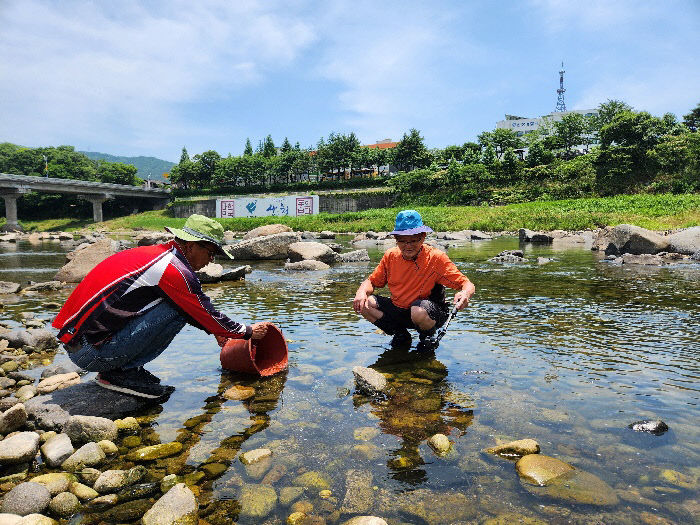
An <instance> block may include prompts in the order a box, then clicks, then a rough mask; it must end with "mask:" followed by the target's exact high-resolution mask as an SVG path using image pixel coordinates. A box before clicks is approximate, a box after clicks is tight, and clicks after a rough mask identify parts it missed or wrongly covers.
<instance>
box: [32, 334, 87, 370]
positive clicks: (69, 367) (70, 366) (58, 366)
mask: <svg viewBox="0 0 700 525" xmlns="http://www.w3.org/2000/svg"><path fill="white" fill-rule="evenodd" d="M54 339H55V338H54ZM71 372H75V373H76V374H78V375H84V374H86V373H87V372H86V371H85V370H83V369H82V368H80V367H79V366H78V365H76V364H75V363H73V361H67V362H65V363H60V364H53V365H49V366H47V367H46V368H44V370H42V371H41V378H42V379H46V378H47V377H51V376H57V375H61V374H70V373H71Z"/></svg>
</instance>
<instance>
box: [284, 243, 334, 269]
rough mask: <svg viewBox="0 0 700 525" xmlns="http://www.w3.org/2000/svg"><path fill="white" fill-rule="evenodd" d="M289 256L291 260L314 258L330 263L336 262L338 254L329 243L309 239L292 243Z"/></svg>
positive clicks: (288, 252) (314, 259) (288, 251)
mask: <svg viewBox="0 0 700 525" xmlns="http://www.w3.org/2000/svg"><path fill="white" fill-rule="evenodd" d="M287 256H288V257H289V260H290V261H291V262H299V261H309V260H313V261H321V262H324V263H326V264H330V263H333V262H335V260H336V257H337V254H336V253H335V252H334V251H333V249H332V248H331V247H330V246H328V245H327V244H323V243H321V242H313V241H311V242H309V241H307V242H295V243H292V244H290V245H289V248H288V249H287Z"/></svg>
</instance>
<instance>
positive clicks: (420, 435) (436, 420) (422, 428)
mask: <svg viewBox="0 0 700 525" xmlns="http://www.w3.org/2000/svg"><path fill="white" fill-rule="evenodd" d="M371 368H373V369H375V370H377V371H378V372H381V373H383V374H384V375H385V376H386V377H387V383H388V387H389V390H388V394H387V395H386V396H385V397H366V396H363V395H359V394H356V395H355V397H354V403H355V406H359V405H362V404H365V403H370V405H371V407H372V409H371V412H372V414H374V415H375V416H377V417H378V418H379V427H380V428H381V429H382V431H383V432H384V433H386V434H392V435H395V436H399V437H400V438H401V440H402V441H401V447H399V448H398V449H397V450H394V451H392V452H391V454H390V455H391V458H390V459H389V460H388V462H387V466H388V467H389V469H391V471H392V477H393V478H394V479H396V480H399V481H403V482H407V483H411V484H420V483H423V482H425V481H426V479H427V475H426V472H425V470H423V469H422V468H420V467H421V465H423V464H424V463H425V462H424V461H423V458H422V457H421V455H420V452H419V446H420V444H421V443H423V442H424V441H426V440H427V439H428V438H430V437H431V436H433V435H434V434H438V433H439V434H445V435H446V436H450V434H451V433H452V432H453V431H454V429H457V430H458V431H459V432H460V435H461V434H463V433H464V432H466V429H467V427H468V426H469V425H470V424H471V422H472V418H473V416H474V414H473V410H472V409H470V408H464V407H461V406H459V405H457V404H456V403H454V401H453V400H452V398H454V397H456V396H453V395H452V392H451V391H450V385H449V383H448V382H447V381H445V378H446V377H447V374H448V370H447V367H446V366H445V365H444V364H443V363H441V362H440V361H438V360H437V359H436V358H435V353H434V352H432V351H431V352H425V351H421V352H417V351H410V350H409V349H406V348H403V349H402V348H392V349H390V350H386V351H385V352H384V353H382V354H381V355H380V356H379V358H378V359H377V361H376V363H374V364H373V365H371Z"/></svg>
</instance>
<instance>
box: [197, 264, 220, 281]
mask: <svg viewBox="0 0 700 525" xmlns="http://www.w3.org/2000/svg"><path fill="white" fill-rule="evenodd" d="M223 273H224V267H223V266H221V265H220V264H217V263H214V262H210V263H209V264H207V265H206V266H204V267H203V268H201V269H200V270H197V271H196V272H195V274H196V275H197V278H198V279H199V282H200V283H203V284H206V283H216V282H219V280H220V279H221V275H222V274H223Z"/></svg>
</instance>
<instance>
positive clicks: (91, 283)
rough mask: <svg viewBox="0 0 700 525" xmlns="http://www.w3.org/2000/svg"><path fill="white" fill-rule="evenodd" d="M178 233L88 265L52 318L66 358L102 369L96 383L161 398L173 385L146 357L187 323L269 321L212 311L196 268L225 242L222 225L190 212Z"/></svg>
mask: <svg viewBox="0 0 700 525" xmlns="http://www.w3.org/2000/svg"><path fill="white" fill-rule="evenodd" d="M166 230H168V231H170V232H171V233H173V234H175V240H174V241H170V242H168V243H165V244H158V245H155V246H143V247H139V248H132V249H130V250H124V251H122V252H119V253H116V254H114V255H112V256H110V257H108V258H107V259H105V260H104V261H102V262H101V263H99V264H98V265H97V266H96V267H95V268H93V269H92V270H91V271H90V273H88V275H87V276H86V277H85V278H84V279H83V280H82V282H81V283H80V284H79V285H78V286H77V288H76V289H75V290H74V291H73V293H72V294H71V295H70V297H69V298H68V300H67V301H66V303H65V304H64V305H63V308H61V311H60V312H59V313H58V315H57V316H56V318H55V319H54V321H53V326H54V327H55V328H57V329H58V330H59V332H58V338H59V339H60V340H61V341H62V342H63V343H64V346H65V347H66V349H67V351H68V355H69V357H70V359H71V360H72V361H73V362H74V363H75V364H76V365H78V366H79V367H81V368H83V369H85V370H88V371H91V372H99V374H98V376H97V383H98V384H99V385H101V386H103V387H105V388H109V389H111V390H116V391H119V392H124V393H127V394H131V395H135V396H140V397H146V398H161V397H163V396H165V395H168V394H170V393H171V392H172V391H173V390H174V389H173V387H170V386H166V385H161V384H160V380H159V379H158V378H157V377H156V376H154V375H153V374H151V373H150V372H148V371H147V370H145V369H144V368H143V365H144V364H146V363H148V362H149V361H152V360H153V359H155V358H156V357H158V356H159V355H160V354H161V353H162V352H163V351H164V350H165V349H166V348H167V347H168V345H169V344H170V343H171V342H172V340H173V338H174V337H175V336H176V335H177V333H178V332H179V331H180V330H181V329H182V328H183V327H184V326H185V324H186V323H189V324H192V325H194V326H197V327H199V328H201V329H202V330H204V331H206V332H208V333H210V334H214V336H215V337H216V340H217V342H218V343H219V345H221V346H223V344H225V342H226V341H227V340H228V339H229V338H235V339H250V338H251V337H252V338H253V339H262V338H263V337H264V336H265V334H266V332H267V325H268V323H255V324H252V325H248V326H246V325H245V324H242V323H239V322H236V321H234V320H232V319H230V318H228V317H227V316H226V315H224V314H223V313H221V312H219V311H217V310H216V309H215V308H214V307H213V306H212V304H211V301H210V300H209V297H207V296H206V295H205V294H204V293H203V292H202V287H201V284H200V282H199V279H198V278H197V276H196V274H195V271H197V270H200V269H201V268H203V267H204V266H206V265H207V264H209V262H210V261H211V260H212V259H213V258H214V256H215V255H216V254H217V253H218V254H222V255H226V256H227V257H230V255H229V254H228V253H227V252H226V251H225V250H224V249H223V237H224V232H223V227H222V226H221V225H220V224H219V223H218V222H216V221H214V220H213V219H210V218H208V217H204V216H202V215H192V216H190V217H189V218H188V219H187V221H186V222H185V226H184V228H183V229H177V228H166Z"/></svg>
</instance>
